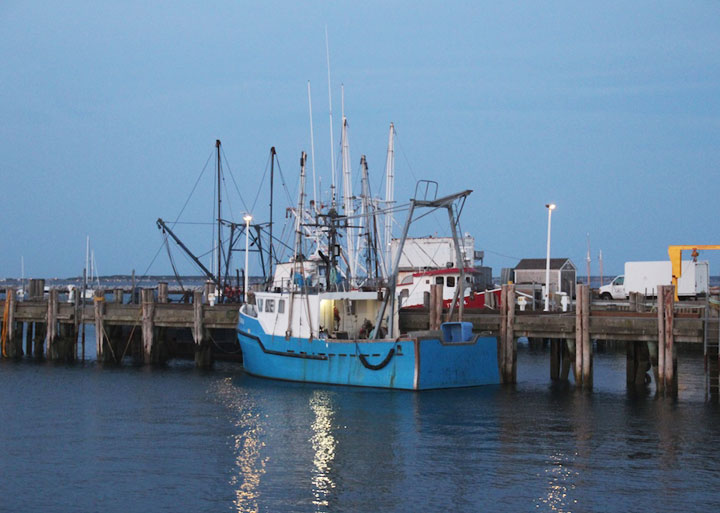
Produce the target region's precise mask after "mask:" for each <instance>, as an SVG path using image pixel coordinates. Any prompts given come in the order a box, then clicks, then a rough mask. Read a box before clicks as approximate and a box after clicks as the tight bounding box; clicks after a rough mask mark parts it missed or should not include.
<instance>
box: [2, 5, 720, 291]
mask: <svg viewBox="0 0 720 513" xmlns="http://www.w3.org/2000/svg"><path fill="white" fill-rule="evenodd" d="M718 20H720V3H718V2H716V1H710V0H705V1H700V0H687V1H683V2H679V1H661V2H657V1H652V2H650V1H642V0H639V1H634V2H619V1H618V2H616V1H607V2H592V3H591V2H575V1H559V0H555V1H552V2H542V1H538V2H486V1H481V0H478V1H472V2H462V1H458V2H450V3H448V2H439V1H437V2H430V1H422V0H420V1H387V0H385V1H382V2H378V1H374V0H368V1H364V2H345V1H315V2H289V1H285V2H280V1H274V0H268V1H265V2H243V1H215V2H184V1H173V2H163V1H158V2H147V1H137V2H136V1H122V2H113V1H107V2H90V1H87V2H82V1H74V0H68V1H66V2H33V1H22V2H20V1H13V0H5V1H3V2H2V3H0V48H2V56H3V59H2V61H3V65H2V66H0V85H1V86H2V95H1V96H0V156H1V158H0V176H1V177H2V191H3V193H2V202H3V208H2V212H3V214H2V215H1V216H0V233H2V242H1V243H0V244H1V246H0V247H1V248H2V250H1V251H0V277H3V276H5V277H12V276H20V274H21V261H22V262H24V273H25V277H39V278H52V277H71V276H78V275H81V274H82V268H83V266H84V265H85V252H86V240H87V239H86V238H87V237H89V238H90V245H91V247H92V249H93V252H94V255H95V261H96V269H97V271H98V272H99V273H100V274H103V275H109V274H129V273H130V272H131V271H132V270H135V272H136V273H137V274H143V273H149V274H169V273H172V269H171V265H170V259H169V258H168V256H167V252H166V250H165V249H164V247H163V238H162V235H161V233H160V231H159V230H158V228H157V227H156V223H155V221H156V219H157V218H158V217H161V218H163V219H165V220H168V221H175V220H177V219H179V220H180V221H181V222H183V223H193V222H198V223H200V222H201V223H209V222H211V220H212V218H213V215H214V213H213V194H214V193H213V187H214V182H213V172H214V170H213V163H212V155H213V151H214V147H215V140H216V139H220V140H221V141H222V146H223V152H224V159H225V161H224V164H223V165H224V166H225V168H226V169H225V171H226V176H227V177H228V178H227V183H226V184H227V185H228V190H229V191H230V192H228V197H227V199H226V201H225V203H224V207H223V208H226V209H227V210H226V212H228V217H230V216H232V219H234V220H236V221H237V222H242V216H243V214H245V213H246V212H248V211H251V213H252V214H253V216H254V218H255V219H256V220H258V221H267V217H268V192H267V191H268V183H267V181H268V177H267V171H266V170H267V165H268V154H269V149H270V147H271V146H275V148H276V149H277V152H278V157H279V162H280V166H281V170H282V176H283V177H284V180H281V181H284V182H286V185H287V191H288V192H284V190H282V189H281V188H280V187H278V188H276V194H275V199H276V208H275V217H276V220H278V219H279V220H280V221H282V222H284V221H285V216H284V209H285V207H286V206H289V205H287V203H289V202H290V201H292V202H295V201H296V199H295V198H296V196H295V195H296V193H297V179H298V175H299V157H300V152H301V151H306V152H307V153H308V154H310V153H311V145H310V128H309V126H310V117H309V107H308V92H307V88H308V82H309V83H310V84H311V88H312V115H313V127H314V132H313V134H314V150H315V167H316V172H317V175H318V176H319V177H321V180H322V184H321V186H320V185H318V187H321V189H322V190H327V188H328V185H329V183H330V167H331V161H332V160H331V144H330V126H329V125H330V115H329V114H330V112H329V111H330V109H329V99H328V92H330V94H331V95H332V109H333V118H332V119H333V128H334V131H333V142H334V144H333V146H332V149H333V152H334V155H335V159H336V160H337V155H338V152H339V144H340V126H341V121H340V119H341V112H342V108H343V106H342V102H341V86H342V89H343V90H344V111H345V114H346V116H347V118H348V123H349V127H350V128H349V141H350V153H351V162H352V166H353V172H354V173H355V177H356V180H355V185H354V187H355V188H356V189H355V190H359V179H358V170H359V162H360V155H363V154H364V155H366V156H367V159H368V164H369V170H370V176H371V178H370V181H371V186H372V188H373V190H374V191H376V192H378V193H382V194H384V185H383V183H384V182H383V180H384V164H385V156H386V150H387V137H388V127H389V124H390V123H391V122H392V123H394V126H395V127H396V130H397V144H396V171H395V173H396V190H395V197H396V200H397V201H398V202H406V201H408V200H409V199H410V197H411V196H412V194H413V191H414V187H415V182H416V180H420V179H427V180H435V181H437V182H439V184H440V193H441V194H444V193H448V194H449V193H453V192H457V191H459V190H462V189H472V190H473V193H472V195H471V196H470V197H469V199H468V202H467V204H466V206H465V209H464V211H463V215H462V218H461V228H462V230H463V232H469V233H470V234H472V235H473V236H474V237H475V240H476V249H477V250H484V251H485V255H486V259H485V264H486V265H490V266H492V267H493V274H494V275H496V276H498V275H499V274H500V269H501V268H503V267H513V266H515V265H516V264H517V262H518V260H519V259H521V258H525V257H528V258H542V257H544V256H545V251H546V243H547V209H546V208H545V204H547V203H551V202H552V203H556V204H557V209H556V210H555V211H554V213H553V216H552V237H551V253H552V256H553V257H569V258H571V259H572V260H573V262H574V263H575V264H576V266H577V267H578V269H579V274H585V272H586V271H585V270H586V261H585V259H586V253H587V245H588V241H589V243H590V247H591V272H592V274H599V269H598V254H599V252H600V251H602V255H603V264H604V274H605V275H613V274H617V273H621V272H622V270H623V264H624V262H625V261H635V260H665V259H667V246H668V245H669V244H713V243H720V237H719V236H718V220H717V215H718V195H719V194H720V173H719V172H718V163H719V162H720V24H718ZM326 30H327V36H328V37H327V42H328V45H327V48H328V49H329V55H330V76H331V79H330V84H331V87H330V91H328V65H327V60H326V38H325V34H326ZM208 159H210V160H211V162H210V163H208ZM206 164H207V165H206ZM203 170H205V171H204V172H203ZM263 177H265V178H264V179H263ZM196 183H197V185H196ZM310 189H311V188H310V186H309V188H308V190H310ZM192 191H194V192H193V193H192V194H191V192H192ZM382 194H381V195H382ZM233 196H234V199H233ZM239 197H241V198H242V199H238V198H239ZM230 210H232V212H230ZM181 212H182V215H180V213H181ZM175 227H176V232H177V233H178V235H180V236H181V238H183V240H185V241H186V242H187V244H188V245H189V246H190V247H191V248H193V250H194V251H195V252H196V253H198V254H202V253H206V252H207V250H208V249H209V248H210V247H211V245H212V231H211V230H212V227H211V226H209V225H208V224H177V225H175ZM276 229H277V230H281V226H280V225H278V228H276ZM422 229H424V230H425V232H422V231H421V232H418V233H414V234H413V235H416V236H420V235H427V234H434V233H435V231H437V232H438V234H439V235H445V234H446V233H444V232H442V230H444V225H443V226H442V227H441V223H438V225H437V228H433V226H427V225H426V226H425V227H421V230H422ZM433 230H435V231H433ZM396 233H397V232H396ZM172 254H173V256H174V261H175V263H176V266H177V267H178V270H179V271H180V272H182V273H189V274H198V273H197V271H196V269H195V268H194V267H193V266H191V265H190V263H189V262H188V260H187V259H186V258H184V257H183V256H182V255H180V254H179V252H178V250H177V249H176V248H173V249H172ZM203 258H204V259H205V262H206V264H207V265H209V259H210V257H209V256H205V257H203ZM701 258H702V259H707V260H709V261H710V271H711V274H713V275H716V274H720V252H717V253H716V252H705V253H703V254H702V257H701ZM237 265H238V266H240V265H241V263H238V264H237Z"/></svg>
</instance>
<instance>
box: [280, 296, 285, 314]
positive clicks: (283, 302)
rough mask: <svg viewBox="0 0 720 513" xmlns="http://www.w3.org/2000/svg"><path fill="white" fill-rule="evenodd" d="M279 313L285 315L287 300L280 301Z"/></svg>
mask: <svg viewBox="0 0 720 513" xmlns="http://www.w3.org/2000/svg"><path fill="white" fill-rule="evenodd" d="M278 313H285V300H284V299H278Z"/></svg>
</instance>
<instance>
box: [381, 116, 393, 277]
mask: <svg viewBox="0 0 720 513" xmlns="http://www.w3.org/2000/svg"><path fill="white" fill-rule="evenodd" d="M394 199H395V126H394V125H393V124H392V123H390V135H389V136H388V150H387V160H386V162H385V211H386V212H385V236H384V237H383V242H384V243H385V248H384V250H385V251H384V252H383V253H384V257H385V266H384V269H385V279H387V278H388V276H390V273H391V272H392V270H391V269H390V258H391V249H392V224H393V213H392V210H391V209H392V206H393V203H394V202H395V201H394Z"/></svg>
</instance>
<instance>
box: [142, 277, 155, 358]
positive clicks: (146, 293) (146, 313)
mask: <svg viewBox="0 0 720 513" xmlns="http://www.w3.org/2000/svg"><path fill="white" fill-rule="evenodd" d="M140 297H141V299H142V337H143V361H144V362H145V363H146V364H149V363H153V343H154V340H153V335H154V331H155V325H154V322H153V321H154V314H155V293H154V291H153V289H141V291H140Z"/></svg>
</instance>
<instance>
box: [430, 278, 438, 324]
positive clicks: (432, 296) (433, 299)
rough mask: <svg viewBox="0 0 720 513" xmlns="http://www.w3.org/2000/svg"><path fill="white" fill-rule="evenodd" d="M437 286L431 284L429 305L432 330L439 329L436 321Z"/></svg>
mask: <svg viewBox="0 0 720 513" xmlns="http://www.w3.org/2000/svg"><path fill="white" fill-rule="evenodd" d="M436 287H437V286H436V285H430V306H429V307H428V329H429V330H430V331H433V330H436V329H438V327H437V323H436V322H435V310H436V307H435V303H437V288H436Z"/></svg>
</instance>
